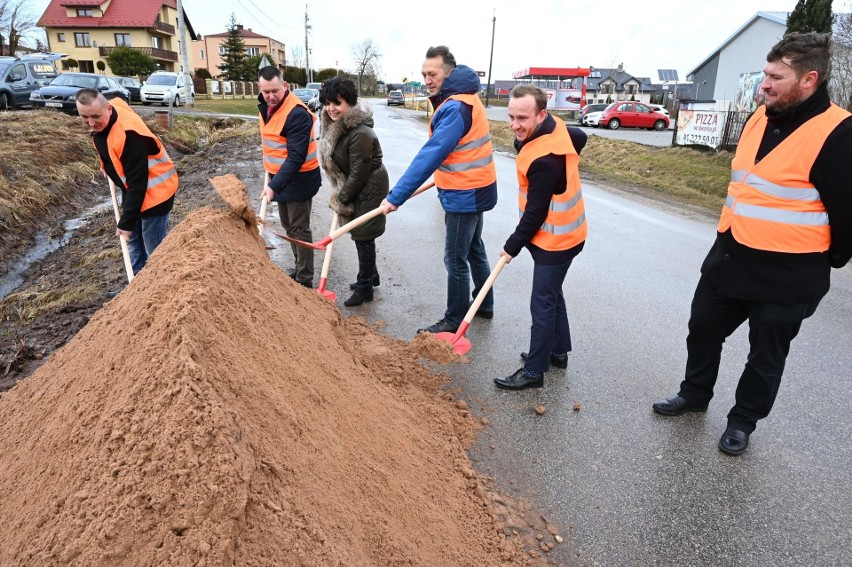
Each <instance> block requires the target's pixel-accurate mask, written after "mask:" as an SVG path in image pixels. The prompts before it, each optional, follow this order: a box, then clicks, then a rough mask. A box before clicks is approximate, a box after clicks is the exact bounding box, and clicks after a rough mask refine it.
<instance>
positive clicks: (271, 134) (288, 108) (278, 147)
mask: <svg viewBox="0 0 852 567" xmlns="http://www.w3.org/2000/svg"><path fill="white" fill-rule="evenodd" d="M296 106H302V107H303V108H304V109H305V110H306V111H307V113H308V115H309V116H310V117H311V134H310V142H308V153H307V155H306V156H305V161H304V163H302V166H301V167H300V168H299V172H305V171H312V170H314V169H317V168H318V167H319V160H318V159H317V141H316V136H315V134H314V124H315V123H316V117H315V116H314V115H313V113H312V112H311V111H310V110H308V107H307V106H305V103H304V102H302V101H301V100H299V99H298V98H297V97H296V95H294V94H293V93H292V92H290V93H289V94H288V95H287V97H286V98H285V99H284V102H283V103H282V104H281V108H279V109H278V110H277V111H276V112H275V114H273V115H272V118H270V119H269V121H268V122H264V119H265V117H264V116H261V117H260V141H261V149H262V151H263V169H265V170H266V171H267V172H269V173H270V174H271V175H275V174H276V173H278V170H279V169H281V166H282V165H283V164H284V162H285V161H287V138H285V137H284V136H282V135H281V131H282V130H284V125H285V124H286V123H287V117H288V116H289V115H290V112H292V111H293V109H294V108H296Z"/></svg>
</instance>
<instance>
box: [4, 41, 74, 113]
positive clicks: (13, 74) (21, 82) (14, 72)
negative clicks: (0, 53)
mask: <svg viewBox="0 0 852 567" xmlns="http://www.w3.org/2000/svg"><path fill="white" fill-rule="evenodd" d="M62 57H64V55H63V54H61V53H34V54H32V55H25V56H24V57H0V110H8V109H14V108H19V107H21V106H28V105H29V104H30V95H31V94H32V93H33V91H35V90H36V89H39V88H41V87H43V86H45V85H47V84H48V83H50V81H52V80H53V79H54V78H56V76H57V75H58V74H59V73H57V72H56V67H55V66H54V65H53V62H54V61H55V60H57V59H60V58H62Z"/></svg>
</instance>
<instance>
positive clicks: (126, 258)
mask: <svg viewBox="0 0 852 567" xmlns="http://www.w3.org/2000/svg"><path fill="white" fill-rule="evenodd" d="M107 181H109V190H110V193H112V207H113V209H114V210H115V222H116V224H118V221H120V220H121V214H120V213H119V212H118V199H117V198H116V196H115V183H113V182H112V179H110V178H109V176H107ZM118 239H119V241H120V242H121V255H122V256H123V257H124V271H126V272H127V282H128V283H130V282H132V281H133V264H131V263H130V249H129V248H127V239H126V238H125V237H124V235H123V234H122V235H119V237H118Z"/></svg>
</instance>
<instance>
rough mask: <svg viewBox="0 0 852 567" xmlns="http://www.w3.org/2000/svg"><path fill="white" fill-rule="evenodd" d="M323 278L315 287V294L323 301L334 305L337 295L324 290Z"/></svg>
mask: <svg viewBox="0 0 852 567" xmlns="http://www.w3.org/2000/svg"><path fill="white" fill-rule="evenodd" d="M325 281H326V280H325V278H322V279H321V280H320V283H319V287H317V293H318V294H319V295H321V296H323V297H324V298H325V299H327V300H329V301H331V302H332V303H334V302H335V301H337V294H336V293H334V292H333V291H331V290H330V289H325Z"/></svg>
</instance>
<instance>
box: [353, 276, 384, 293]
mask: <svg viewBox="0 0 852 567" xmlns="http://www.w3.org/2000/svg"><path fill="white" fill-rule="evenodd" d="M381 281H382V280H381V279H380V278H379V274H373V287H379V285H380V284H381ZM356 287H358V282H355V283H351V284H349V289H351V290H352V291H355V288H356Z"/></svg>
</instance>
